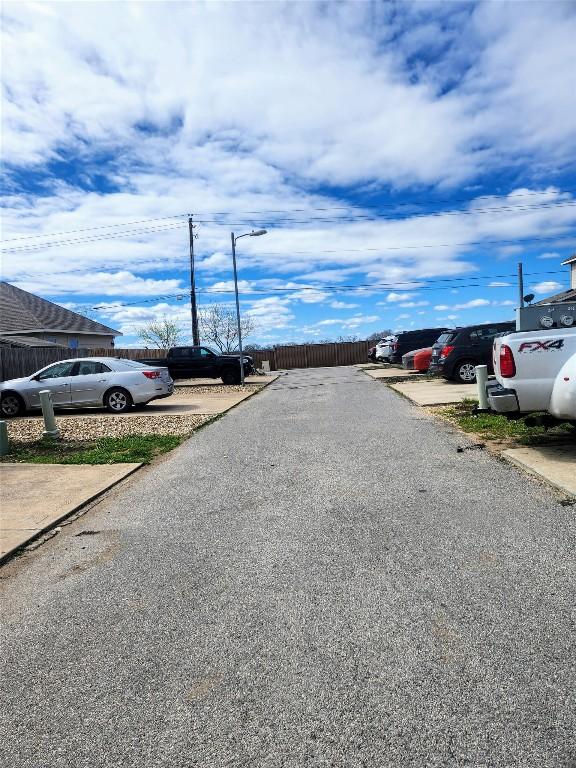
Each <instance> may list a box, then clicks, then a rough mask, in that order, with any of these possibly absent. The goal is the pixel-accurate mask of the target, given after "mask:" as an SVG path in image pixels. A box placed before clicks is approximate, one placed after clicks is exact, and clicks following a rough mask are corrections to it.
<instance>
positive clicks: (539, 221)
mask: <svg viewBox="0 0 576 768" xmlns="http://www.w3.org/2000/svg"><path fill="white" fill-rule="evenodd" d="M3 16H4V19H3V21H4V24H3V26H4V33H3V38H4V39H3V51H4V53H3V62H2V64H3V66H2V80H3V89H4V91H3V94H4V95H3V128H2V140H3V157H4V188H5V190H6V194H5V197H4V203H3V204H4V211H3V240H4V241H5V243H4V253H3V258H2V273H3V279H6V280H9V281H10V282H13V283H15V284H17V285H19V286H21V287H23V288H25V289H27V290H31V291H33V292H35V293H38V294H39V295H42V296H44V297H46V298H49V299H51V300H53V301H56V302H58V303H61V304H64V305H65V306H69V307H72V308H75V309H77V310H78V311H83V312H88V313H90V314H91V316H94V317H96V318H97V319H100V320H101V321H103V322H105V323H107V324H109V325H111V326H113V327H115V328H118V329H120V330H121V331H122V332H123V333H124V334H125V338H124V339H123V340H122V345H126V346H137V345H138V342H137V331H138V328H139V327H141V326H142V325H145V324H147V323H149V322H150V321H151V320H153V319H156V318H160V317H162V316H164V315H166V316H168V317H170V318H175V319H177V320H178V322H180V323H181V324H182V328H183V329H184V330H185V332H188V331H189V325H188V323H189V311H188V307H187V305H186V291H187V290H188V273H187V254H188V230H187V222H186V214H187V213H194V216H195V221H196V222H197V230H196V231H197V235H198V237H197V239H196V242H195V246H196V257H197V268H198V272H197V286H198V289H199V293H198V296H199V301H200V304H201V305H202V304H207V303H210V302H215V301H217V302H230V301H231V299H232V298H233V296H232V294H231V292H230V291H231V289H232V283H231V277H232V275H231V256H230V231H231V230H234V231H235V232H236V233H242V232H247V231H249V230H250V229H251V228H253V227H266V228H267V229H268V234H267V235H266V236H265V237H261V238H244V239H242V240H241V241H240V242H239V244H238V258H239V268H240V278H241V290H242V310H243V312H246V313H250V314H252V315H253V317H254V319H255V321H256V323H257V332H256V333H255V335H254V336H253V338H252V339H251V340H252V341H257V342H260V343H263V344H267V343H277V342H282V341H289V340H296V341H304V340H318V339H323V338H337V337H338V336H341V335H343V336H350V335H355V336H358V337H361V338H365V337H366V336H367V335H368V334H370V333H372V332H375V331H378V330H380V329H384V328H393V329H401V328H411V327H412V328H417V327H423V326H437V325H465V324H467V323H472V322H477V321H491V320H503V319H508V318H511V317H512V316H513V310H514V306H515V304H516V297H517V290H516V287H515V278H514V274H515V272H516V264H517V262H518V261H520V260H521V261H522V262H523V264H524V270H525V272H526V273H527V278H526V290H527V291H528V290H530V291H533V292H534V293H536V294H537V295H538V296H539V297H543V296H545V295H547V294H549V293H553V292H555V291H556V290H560V289H561V288H563V287H567V285H568V274H567V269H566V268H561V267H560V262H561V261H562V260H563V259H565V258H567V257H568V256H569V255H571V254H572V253H573V252H574V250H576V205H575V203H574V200H575V194H576V167H575V161H574V158H575V157H576V152H575V150H576V99H575V98H574V95H575V90H576V88H575V85H576V83H575V81H576V77H575V75H574V73H575V72H576V46H574V44H573V41H574V39H576V6H575V5H574V4H573V3H568V2H566V3H565V2H562V1H561V0H560V1H557V2H552V3H551V2H537V1H533V2H521V1H519V2H516V1H512V2H506V1H505V0H503V1H502V2H485V3H473V2H458V1H457V0H456V1H453V2H436V0H427V1H426V2H410V1H409V0H402V2H398V3H395V2H388V3H375V4H372V3H369V2H362V3H359V2H353V3H337V2H325V3H315V2H288V3H282V2H274V3H261V2H258V3H251V2H237V3H219V2H209V3H203V2H197V3H188V2H186V3H178V2H167V3H166V2H123V3H114V2H106V3H98V2H94V3H93V2H67V3H64V2H60V3H51V2H41V3H39V2H18V3H10V2H7V3H5V4H4V7H3ZM178 296H180V297H182V296H184V298H180V299H178V298H177V297H178ZM95 307H96V308H97V309H94V308H95Z"/></svg>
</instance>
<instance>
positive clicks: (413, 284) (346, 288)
mask: <svg viewBox="0 0 576 768" xmlns="http://www.w3.org/2000/svg"><path fill="white" fill-rule="evenodd" d="M557 274H563V271H562V270H547V271H541V272H525V273H524V276H525V277H540V276H542V275H557ZM516 276H517V275H516V273H511V274H502V275H478V276H473V275H467V276H463V277H446V278H429V279H426V278H424V279H422V280H416V279H414V280H410V279H407V280H396V281H394V282H378V283H355V284H339V285H314V286H311V285H307V286H305V285H300V286H289V287H288V286H286V287H276V288H262V289H260V290H258V289H256V290H254V289H250V290H244V291H243V290H239V293H240V294H241V295H243V296H266V295H269V294H271V293H277V292H286V293H292V292H294V293H298V292H302V291H310V292H313V291H315V292H318V293H354V292H361V293H364V294H369V293H379V292H386V291H392V290H397V291H405V292H411V291H412V292H415V291H426V290H427V291H439V290H447V289H449V288H451V287H452V286H451V284H452V283H455V282H460V281H464V280H474V281H475V282H473V283H468V284H466V285H458V288H478V287H486V288H509V287H511V286H510V285H492V286H491V285H482V284H481V283H479V282H478V281H480V280H483V281H486V280H497V279H504V278H515V277H516ZM440 282H442V283H448V285H444V286H438V285H436V284H437V283H440ZM423 283H424V285H423ZM196 293H201V294H207V295H210V294H212V295H215V296H218V295H225V294H232V293H235V291H234V289H233V288H222V289H216V290H215V289H214V288H213V287H206V288H197V289H196ZM189 295H190V289H189V288H184V289H182V290H181V291H177V292H176V293H169V294H159V295H157V296H155V297H152V298H149V299H140V300H139V301H135V302H104V303H102V304H99V305H96V306H91V307H90V309H94V310H98V309H115V308H122V307H129V306H136V305H139V304H143V303H150V302H153V301H159V300H161V299H178V298H179V297H181V298H183V297H184V296H189Z"/></svg>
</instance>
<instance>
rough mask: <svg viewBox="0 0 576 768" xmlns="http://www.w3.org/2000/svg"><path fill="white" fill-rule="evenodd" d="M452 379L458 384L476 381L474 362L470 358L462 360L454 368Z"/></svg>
mask: <svg viewBox="0 0 576 768" xmlns="http://www.w3.org/2000/svg"><path fill="white" fill-rule="evenodd" d="M454 379H455V380H456V381H458V382H459V383H460V384H475V383H476V363H474V362H472V360H462V361H461V362H459V363H457V364H456V366H455V368H454Z"/></svg>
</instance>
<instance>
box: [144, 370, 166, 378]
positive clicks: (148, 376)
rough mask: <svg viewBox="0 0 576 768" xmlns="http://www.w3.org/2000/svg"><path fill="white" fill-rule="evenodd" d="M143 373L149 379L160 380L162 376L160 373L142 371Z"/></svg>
mask: <svg viewBox="0 0 576 768" xmlns="http://www.w3.org/2000/svg"><path fill="white" fill-rule="evenodd" d="M142 373H143V374H144V376H146V378H147V379H159V378H160V376H161V375H162V374H161V373H160V371H142Z"/></svg>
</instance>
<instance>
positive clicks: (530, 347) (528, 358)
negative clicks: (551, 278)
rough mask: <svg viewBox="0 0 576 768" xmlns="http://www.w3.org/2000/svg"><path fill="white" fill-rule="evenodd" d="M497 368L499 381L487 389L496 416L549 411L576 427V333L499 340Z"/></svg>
mask: <svg viewBox="0 0 576 768" xmlns="http://www.w3.org/2000/svg"><path fill="white" fill-rule="evenodd" d="M493 362H494V373H495V374H496V381H495V382H489V383H488V385H487V387H486V394H487V395H488V402H489V404H490V408H491V409H492V410H493V411H496V412H497V413H503V414H507V415H509V416H513V415H514V414H521V413H531V412H533V411H545V412H546V413H547V414H549V415H550V416H552V417H554V418H555V419H560V420H561V421H574V422H576V328H570V329H568V328H566V329H561V328H553V329H550V330H547V331H516V332H513V333H509V334H507V335H506V336H498V337H496V339H494V347H493Z"/></svg>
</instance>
